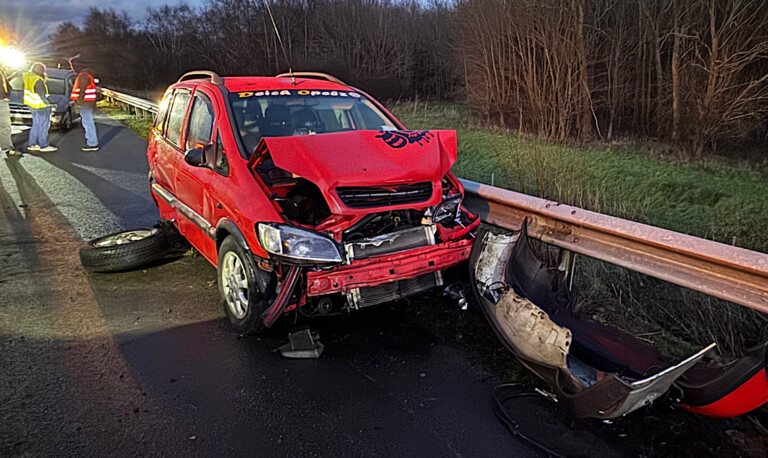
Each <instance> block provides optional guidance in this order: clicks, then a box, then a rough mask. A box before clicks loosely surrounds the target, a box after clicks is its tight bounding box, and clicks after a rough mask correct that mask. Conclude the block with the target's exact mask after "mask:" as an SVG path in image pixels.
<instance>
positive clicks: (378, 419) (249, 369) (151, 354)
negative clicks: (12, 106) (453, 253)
mask: <svg viewBox="0 0 768 458" xmlns="http://www.w3.org/2000/svg"><path fill="white" fill-rule="evenodd" d="M97 123H98V130H99V135H100V137H101V144H102V150H101V151H98V152H95V153H85V152H81V151H80V147H81V146H82V145H83V139H82V131H81V130H80V128H79V127H76V128H75V129H73V130H72V131H70V132H68V133H65V134H62V133H58V132H52V133H51V136H50V138H51V142H52V143H53V144H55V145H57V146H59V148H60V151H59V152H56V153H49V154H37V153H36V154H25V155H24V157H22V158H20V159H16V158H6V157H3V158H0V208H1V211H2V216H1V217H0V367H2V371H0V456H53V455H56V456H115V455H117V456H123V455H192V456H196V455H198V456H232V455H258V456H315V455H323V456H341V455H344V456H393V455H406V456H527V455H530V454H531V451H530V449H529V448H527V447H525V446H524V445H523V443H522V442H520V441H518V440H517V439H515V438H514V437H513V436H512V435H511V434H510V433H509V432H508V430H507V429H506V428H505V427H504V426H503V425H502V424H501V423H500V422H499V421H498V420H497V419H496V418H495V416H494V414H493V410H492V398H491V389H492V387H493V386H494V384H496V383H498V382H499V380H498V378H497V377H496V376H495V375H494V374H493V373H492V372H491V371H490V369H489V368H488V367H487V365H486V363H485V362H484V361H483V360H482V358H480V357H478V355H476V354H472V353H471V352H468V351H467V350H464V349H462V348H460V347H456V346H452V345H449V344H445V343H442V342H440V341H439V340H438V339H436V338H434V337H432V336H430V334H429V333H427V332H425V331H424V329H422V328H421V327H419V326H418V324H415V323H414V322H413V320H410V319H409V315H408V314H407V313H405V312H404V309H407V307H414V306H419V304H417V303H411V304H400V305H397V306H391V307H390V306H383V307H379V308H376V309H374V310H370V311H366V313H360V314H359V315H357V316H354V317H351V318H346V319H326V320H325V321H323V322H318V323H317V324H316V325H315V324H312V328H313V329H315V330H318V331H319V332H320V335H321V341H322V342H323V343H324V344H325V345H326V352H325V354H324V355H323V357H322V358H321V359H319V360H286V359H283V358H281V357H280V356H279V355H278V354H276V353H274V352H273V349H274V348H276V347H277V346H279V345H280V344H282V343H283V341H284V339H285V334H284V333H272V334H270V335H268V336H266V337H263V338H250V337H241V336H238V335H236V334H234V333H233V332H232V331H231V329H230V327H229V324H228V322H226V319H225V318H224V314H223V310H222V309H221V305H220V303H219V300H218V295H217V289H216V273H215V270H214V269H213V267H211V266H210V265H209V264H208V263H207V262H206V261H205V260H203V258H202V257H200V256H194V255H193V256H184V257H182V258H181V259H179V260H176V261H174V262H170V263H168V264H165V265H161V266H158V267H154V268H151V269H148V270H141V271H135V272H128V273H121V274H111V275H91V276H87V275H85V274H84V272H83V271H82V269H81V267H80V263H79V259H78V248H79V247H80V246H82V241H83V240H87V239H90V238H94V237H97V236H100V235H104V234H107V233H110V232H114V231H116V230H119V229H124V228H134V227H140V226H148V225H152V224H153V223H154V222H155V221H156V220H157V212H156V210H155V208H154V206H153V205H152V203H151V201H150V198H149V194H148V189H147V180H146V174H147V164H146V156H145V152H146V141H144V140H143V139H141V138H139V137H138V136H136V135H135V134H133V133H132V132H130V131H129V130H128V129H126V128H124V127H123V126H122V125H120V124H118V123H117V122H115V121H112V120H111V119H109V118H106V117H103V116H99V117H97ZM25 137H26V134H25V133H22V134H20V135H17V136H16V138H15V141H16V144H17V146H18V147H23V146H26V145H25Z"/></svg>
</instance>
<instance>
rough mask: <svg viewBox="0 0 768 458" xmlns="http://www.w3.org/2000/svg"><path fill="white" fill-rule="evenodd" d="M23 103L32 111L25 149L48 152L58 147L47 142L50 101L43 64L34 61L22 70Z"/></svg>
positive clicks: (50, 110) (49, 126)
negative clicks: (24, 70) (26, 70)
mask: <svg viewBox="0 0 768 458" xmlns="http://www.w3.org/2000/svg"><path fill="white" fill-rule="evenodd" d="M23 79H24V105H27V106H28V107H29V110H30V111H31V112H32V128H31V129H29V141H27V151H39V152H41V153H49V152H53V151H57V150H58V148H56V147H55V146H52V145H49V144H48V129H50V128H51V113H52V111H53V110H52V109H51V102H50V101H49V100H48V86H47V85H46V84H45V65H43V64H41V63H40V62H35V63H34V64H32V66H31V67H30V68H29V71H28V72H24V75H23Z"/></svg>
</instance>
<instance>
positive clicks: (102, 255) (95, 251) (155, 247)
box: [80, 228, 169, 272]
mask: <svg viewBox="0 0 768 458" xmlns="http://www.w3.org/2000/svg"><path fill="white" fill-rule="evenodd" d="M168 250H169V245H168V243H167V241H166V237H165V234H164V233H163V231H161V230H160V229H158V228H145V229H134V230H131V231H123V232H116V233H114V234H109V235H105V236H104V237H99V238H97V239H94V240H91V241H90V242H88V246H86V247H84V248H81V249H80V263H81V264H82V265H83V268H84V269H85V270H86V271H87V272H121V271H124V270H131V269H137V268H139V267H143V266H146V265H149V264H153V263H156V262H158V261H159V260H161V259H162V258H163V257H165V255H166V254H168Z"/></svg>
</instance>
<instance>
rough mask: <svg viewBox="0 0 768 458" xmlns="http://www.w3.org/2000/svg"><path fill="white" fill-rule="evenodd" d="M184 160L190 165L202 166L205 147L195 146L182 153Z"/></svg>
mask: <svg viewBox="0 0 768 458" xmlns="http://www.w3.org/2000/svg"><path fill="white" fill-rule="evenodd" d="M184 162H186V163H187V164H189V165H191V166H192V167H203V166H204V165H205V149H204V147H203V146H197V147H195V148H192V149H190V150H187V152H186V153H184Z"/></svg>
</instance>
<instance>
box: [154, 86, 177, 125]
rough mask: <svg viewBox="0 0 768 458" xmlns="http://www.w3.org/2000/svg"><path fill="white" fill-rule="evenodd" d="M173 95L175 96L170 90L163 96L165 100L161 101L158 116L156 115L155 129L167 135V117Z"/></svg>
mask: <svg viewBox="0 0 768 458" xmlns="http://www.w3.org/2000/svg"><path fill="white" fill-rule="evenodd" d="M171 97H173V93H170V92H169V93H168V94H166V95H165V97H163V101H162V102H160V109H159V110H158V112H157V116H155V129H156V130H157V131H158V132H160V133H161V134H162V135H165V118H166V117H167V116H168V107H169V106H170V105H171Z"/></svg>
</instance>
